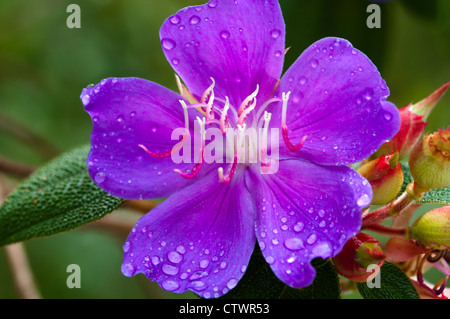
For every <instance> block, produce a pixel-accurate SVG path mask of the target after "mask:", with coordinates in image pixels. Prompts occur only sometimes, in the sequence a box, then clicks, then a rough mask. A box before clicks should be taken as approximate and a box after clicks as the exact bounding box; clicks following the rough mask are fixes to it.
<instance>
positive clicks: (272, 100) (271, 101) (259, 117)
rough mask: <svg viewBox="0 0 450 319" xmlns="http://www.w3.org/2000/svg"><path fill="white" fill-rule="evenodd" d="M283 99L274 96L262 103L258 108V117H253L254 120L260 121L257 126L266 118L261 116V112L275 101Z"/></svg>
mask: <svg viewBox="0 0 450 319" xmlns="http://www.w3.org/2000/svg"><path fill="white" fill-rule="evenodd" d="M282 101H283V100H282V99H280V98H279V97H274V98H271V99H270V100H267V101H266V102H265V103H264V104H263V105H261V107H260V108H259V109H258V112H257V113H256V117H255V118H254V119H253V120H254V121H258V123H257V125H256V127H260V122H261V121H262V120H263V119H264V118H263V117H261V114H263V112H265V109H266V108H267V107H268V106H269V105H270V104H272V103H274V102H282ZM253 124H255V122H254V123H253Z"/></svg>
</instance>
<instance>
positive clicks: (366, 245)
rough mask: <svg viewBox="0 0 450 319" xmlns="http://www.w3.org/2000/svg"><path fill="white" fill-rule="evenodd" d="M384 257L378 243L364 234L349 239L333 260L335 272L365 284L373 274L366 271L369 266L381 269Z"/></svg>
mask: <svg viewBox="0 0 450 319" xmlns="http://www.w3.org/2000/svg"><path fill="white" fill-rule="evenodd" d="M385 259H386V255H385V254H384V252H383V250H382V249H381V246H380V244H379V242H378V241H377V240H376V239H375V238H373V237H372V236H369V235H367V234H365V233H359V234H357V235H356V236H354V237H352V238H350V239H349V240H348V241H347V243H346V244H345V245H344V248H343V249H342V251H341V252H340V253H339V254H338V255H337V256H335V257H334V258H333V263H334V266H335V268H336V271H337V272H338V273H339V274H340V275H341V276H344V277H345V278H348V279H350V280H353V281H356V282H365V281H366V280H367V278H368V277H369V276H371V275H372V276H373V272H371V271H367V267H369V266H370V265H373V264H375V265H378V266H379V267H381V266H382V265H383V263H384V260H385Z"/></svg>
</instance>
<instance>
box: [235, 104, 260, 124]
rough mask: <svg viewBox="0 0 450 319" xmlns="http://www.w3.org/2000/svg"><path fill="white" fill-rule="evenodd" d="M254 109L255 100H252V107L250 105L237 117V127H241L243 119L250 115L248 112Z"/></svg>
mask: <svg viewBox="0 0 450 319" xmlns="http://www.w3.org/2000/svg"><path fill="white" fill-rule="evenodd" d="M255 107H256V98H254V99H253V103H252V105H250V106H249V107H248V108H246V109H245V110H244V111H243V112H242V113H241V115H240V116H239V119H238V122H237V123H238V124H239V125H242V124H243V123H244V121H245V118H246V117H247V115H248V114H250V112H251V111H253V110H254V108H255Z"/></svg>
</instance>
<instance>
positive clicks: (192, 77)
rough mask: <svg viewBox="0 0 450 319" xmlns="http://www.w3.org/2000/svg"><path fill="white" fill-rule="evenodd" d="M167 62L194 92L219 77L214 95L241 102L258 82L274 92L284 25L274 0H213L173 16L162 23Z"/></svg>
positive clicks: (263, 95)
mask: <svg viewBox="0 0 450 319" xmlns="http://www.w3.org/2000/svg"><path fill="white" fill-rule="evenodd" d="M160 37H161V44H162V47H163V51H164V53H165V55H166V57H167V60H168V61H169V63H170V64H171V65H172V67H173V68H174V70H175V71H176V72H177V73H178V74H179V75H180V77H181V78H182V79H183V81H184V82H185V83H186V85H187V87H188V88H189V89H190V91H191V92H192V93H193V94H195V95H196V96H201V95H202V93H203V92H204V91H205V90H206V88H208V87H209V86H210V85H211V79H210V78H211V77H212V78H214V79H215V82H216V86H215V91H214V92H215V95H216V97H220V98H222V99H223V98H225V96H228V97H229V99H230V103H231V104H232V105H234V106H235V107H239V105H240V103H241V102H242V101H243V100H244V99H245V97H247V96H248V95H250V94H251V93H252V92H253V91H254V90H255V89H256V85H259V92H260V94H259V95H258V99H259V98H261V102H262V101H264V100H263V99H264V98H267V97H268V96H269V95H272V93H273V90H274V88H275V84H276V82H277V81H278V80H279V78H280V75H281V72H282V68H283V61H284V49H285V47H284V38H285V25H284V20H283V17H282V13H281V9H280V5H279V4H278V1H276V0H268V1H267V0H266V1H260V0H246V1H242V0H236V1H233V0H211V1H209V2H208V3H207V4H205V5H200V6H195V7H188V8H184V9H182V10H180V11H179V12H178V13H177V14H175V15H173V16H171V17H169V18H168V19H167V20H166V21H165V22H164V24H163V25H162V27H161V31H160Z"/></svg>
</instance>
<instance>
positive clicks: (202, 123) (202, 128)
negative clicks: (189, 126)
mask: <svg viewBox="0 0 450 319" xmlns="http://www.w3.org/2000/svg"><path fill="white" fill-rule="evenodd" d="M197 122H198V124H199V125H200V138H201V141H202V147H204V145H205V140H206V129H205V124H206V118H202V119H201V118H199V117H198V116H197Z"/></svg>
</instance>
